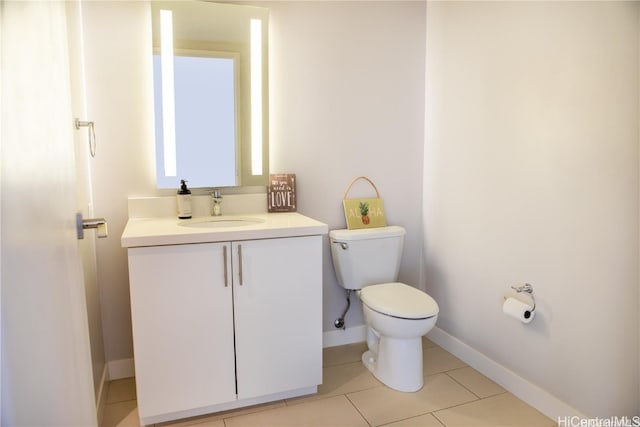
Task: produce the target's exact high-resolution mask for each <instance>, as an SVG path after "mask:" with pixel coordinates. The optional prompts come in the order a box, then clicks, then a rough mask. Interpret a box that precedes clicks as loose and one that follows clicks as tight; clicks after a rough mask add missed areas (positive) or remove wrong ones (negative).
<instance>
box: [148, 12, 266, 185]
mask: <svg viewBox="0 0 640 427" xmlns="http://www.w3.org/2000/svg"><path fill="white" fill-rule="evenodd" d="M151 13H152V29H153V73H154V104H155V105H154V107H155V109H154V110H155V130H156V177H157V185H158V187H159V188H176V187H177V185H178V184H179V182H180V179H185V180H187V181H188V182H189V186H190V187H231V186H264V185H266V184H267V177H268V174H269V170H268V164H269V163H268V152H269V150H268V122H269V121H268V71H267V69H268V49H267V45H268V10H267V9H265V8H261V7H254V6H245V5H233V4H224V3H210V2H201V1H168V2H163V1H154V2H151Z"/></svg>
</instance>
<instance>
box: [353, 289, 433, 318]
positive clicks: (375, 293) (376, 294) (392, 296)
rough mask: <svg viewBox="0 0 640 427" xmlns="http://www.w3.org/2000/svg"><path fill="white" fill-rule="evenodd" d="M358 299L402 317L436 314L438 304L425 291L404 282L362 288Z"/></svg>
mask: <svg viewBox="0 0 640 427" xmlns="http://www.w3.org/2000/svg"><path fill="white" fill-rule="evenodd" d="M360 299H361V300H362V302H363V303H364V304H366V305H367V306H368V307H369V308H371V309H372V310H375V311H377V312H379V313H382V314H386V315H388V316H394V317H400V318H403V319H424V318H427V317H432V316H435V315H436V314H438V311H439V309H438V304H437V303H436V302H435V300H434V299H433V298H431V297H430V296H429V295H428V294H426V293H425V292H422V291H421V290H419V289H416V288H414V287H412V286H409V285H405V284H404V283H398V282H394V283H382V284H379V285H371V286H366V287H364V288H362V290H361V291H360Z"/></svg>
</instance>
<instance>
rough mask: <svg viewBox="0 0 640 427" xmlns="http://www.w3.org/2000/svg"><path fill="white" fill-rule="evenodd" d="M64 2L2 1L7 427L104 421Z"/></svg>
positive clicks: (3, 304)
mask: <svg viewBox="0 0 640 427" xmlns="http://www.w3.org/2000/svg"><path fill="white" fill-rule="evenodd" d="M65 13H66V11H65V4H64V3H63V2H2V4H1V9H0V14H1V16H0V20H1V21H0V24H1V25H0V31H1V38H2V51H1V69H0V93H1V94H2V95H1V96H2V99H1V110H2V120H1V138H0V141H1V144H2V146H1V150H2V152H1V154H2V156H1V174H2V175H1V179H0V185H1V192H0V194H1V199H2V200H1V202H2V211H1V216H0V219H1V223H2V227H1V232H0V238H1V243H2V245H1V247H0V251H1V252H0V253H1V259H2V264H1V272H2V276H1V286H2V294H1V314H2V323H1V333H2V349H1V350H2V376H1V379H2V390H1V391H2V405H1V407H2V412H1V417H2V419H1V420H0V422H1V423H2V425H40V426H47V425H66V426H73V425H76V426H91V425H96V424H97V421H96V410H95V402H94V390H93V384H92V383H93V382H92V373H91V351H90V345H89V331H88V327H87V311H86V299H85V291H84V283H83V271H82V263H81V258H80V255H79V251H78V244H77V239H76V230H75V212H76V205H77V201H76V188H77V187H76V164H75V156H74V144H73V138H74V134H73V133H74V130H73V121H72V120H73V113H72V109H71V101H70V84H69V75H70V73H69V61H68V51H67V33H66V16H65Z"/></svg>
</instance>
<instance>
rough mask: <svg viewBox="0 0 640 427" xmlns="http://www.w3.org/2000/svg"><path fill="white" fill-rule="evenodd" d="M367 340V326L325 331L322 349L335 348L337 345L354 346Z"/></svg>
mask: <svg viewBox="0 0 640 427" xmlns="http://www.w3.org/2000/svg"><path fill="white" fill-rule="evenodd" d="M366 340H367V327H366V326H365V325H360V326H353V327H351V328H346V329H336V330H335V331H325V332H323V334H322V347H335V346H337V345H345V344H353V343H356V342H363V341H366Z"/></svg>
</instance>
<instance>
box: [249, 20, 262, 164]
mask: <svg viewBox="0 0 640 427" xmlns="http://www.w3.org/2000/svg"><path fill="white" fill-rule="evenodd" d="M251 173H252V174H253V175H262V21H261V20H260V19H252V20H251Z"/></svg>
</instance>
